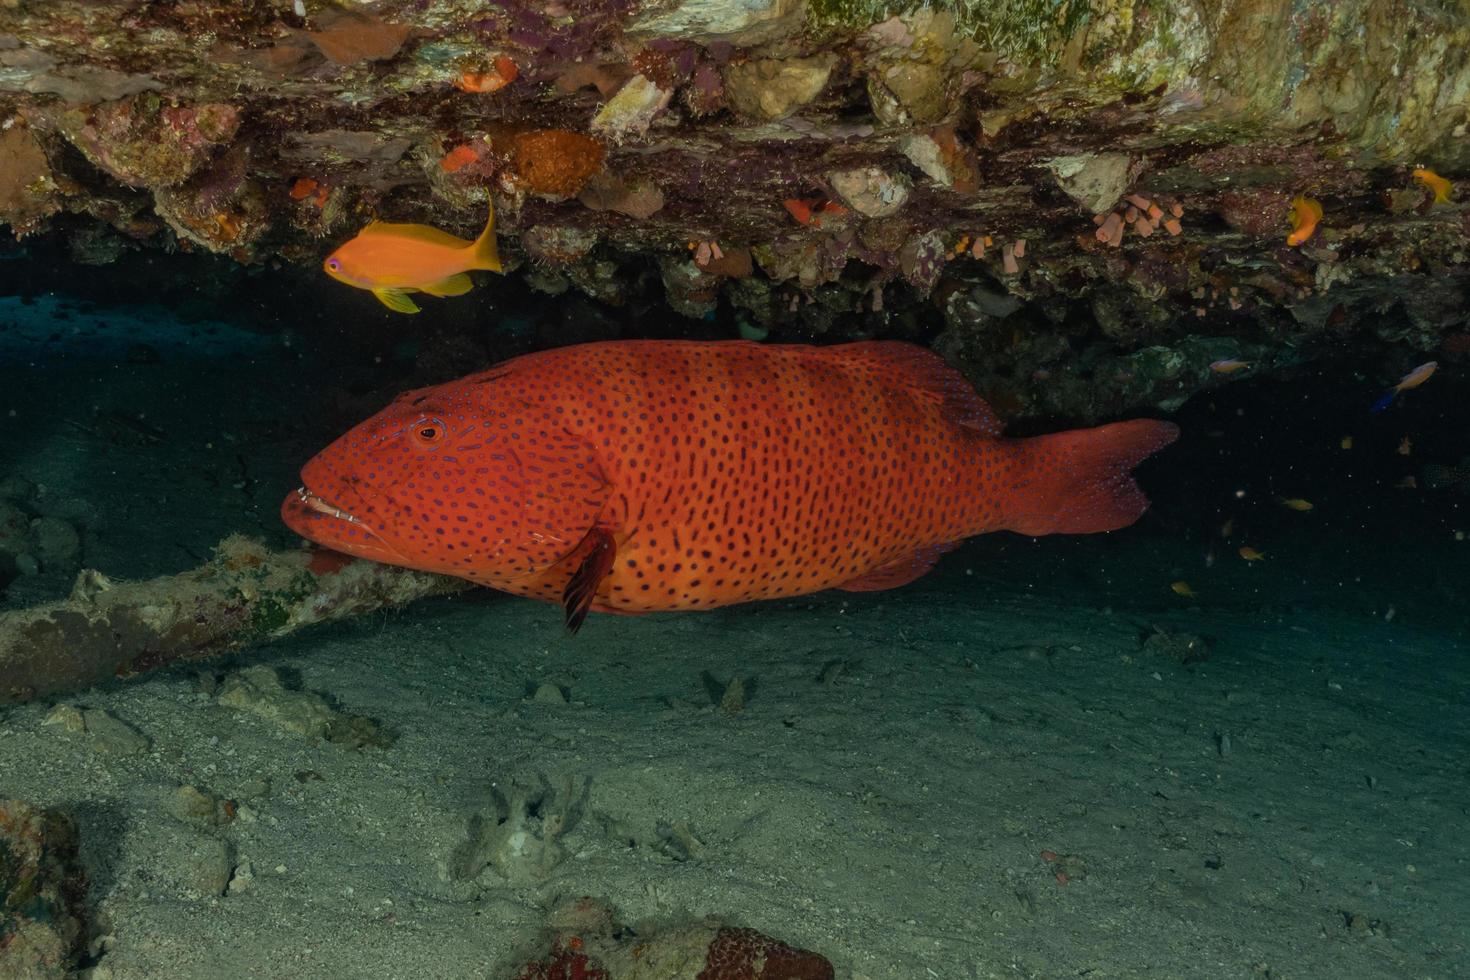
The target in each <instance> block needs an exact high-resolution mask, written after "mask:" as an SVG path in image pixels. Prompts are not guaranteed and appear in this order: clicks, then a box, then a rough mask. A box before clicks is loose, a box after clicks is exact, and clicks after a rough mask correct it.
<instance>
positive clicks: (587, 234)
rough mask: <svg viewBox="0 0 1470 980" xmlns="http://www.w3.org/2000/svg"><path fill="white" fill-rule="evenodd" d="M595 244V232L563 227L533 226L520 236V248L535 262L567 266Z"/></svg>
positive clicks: (582, 256)
mask: <svg viewBox="0 0 1470 980" xmlns="http://www.w3.org/2000/svg"><path fill="white" fill-rule="evenodd" d="M596 244H597V232H595V231H588V230H586V229H583V228H569V227H566V226H564V225H535V226H533V227H531V228H528V229H527V230H526V231H525V232H524V233H523V234H522V235H521V248H524V249H525V250H526V255H528V256H529V257H530V258H532V259H533V260H535V261H539V262H545V263H548V264H550V265H569V264H571V263H573V262H577V261H580V260H581V259H582V258H584V257H585V256H586V255H587V253H588V252H590V251H592V247H593V246H594V245H596Z"/></svg>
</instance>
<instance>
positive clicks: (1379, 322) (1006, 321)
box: [0, 0, 1470, 418]
mask: <svg viewBox="0 0 1470 980" xmlns="http://www.w3.org/2000/svg"><path fill="white" fill-rule="evenodd" d="M0 126H3V132H0V222H3V223H7V224H8V225H9V226H10V228H11V229H12V230H13V231H14V233H15V234H16V235H17V236H18V237H22V238H24V237H25V236H30V235H39V234H48V233H49V234H52V235H61V236H66V237H67V239H68V242H69V244H70V247H71V252H72V254H73V255H74V256H75V257H76V258H78V259H79V260H81V261H86V262H92V263H106V262H108V261H110V260H111V259H113V258H115V257H116V256H118V255H119V254H121V253H123V252H124V251H127V250H132V249H139V248H144V249H160V250H179V249H185V250H207V251H209V252H213V253H220V254H222V255H227V256H229V257H231V258H232V259H233V260H235V261H237V262H239V263H246V264H261V263H268V262H286V263H292V264H296V265H305V266H307V267H314V266H315V265H316V264H318V263H320V261H321V259H322V257H323V256H324V255H325V254H326V253H327V252H328V251H330V249H331V248H332V247H333V246H334V245H336V244H337V243H339V242H340V241H342V240H344V239H346V238H348V237H350V236H351V235H352V234H354V233H355V232H356V230H357V229H358V228H360V227H361V226H362V225H363V224H365V223H366V222H367V221H369V220H371V219H373V218H375V217H382V218H384V219H387V220H394V221H418V222H427V223H430V224H433V225H435V226H437V227H440V228H443V229H445V230H448V231H453V232H455V233H458V234H465V235H469V236H471V237H472V236H473V235H474V233H475V232H476V231H478V229H479V227H480V226H481V225H482V224H483V222H484V215H485V210H486V207H487V199H488V200H489V201H492V202H493V204H494V207H495V209H496V211H497V213H498V215H499V220H500V225H499V227H500V231H501V246H502V252H503V254H504V255H505V256H506V258H507V267H508V269H509V270H510V271H511V272H512V273H513V274H515V275H518V276H522V277H524V278H525V279H526V280H527V281H528V282H529V283H530V284H531V285H532V286H534V287H535V288H538V289H541V290H544V291H545V292H547V293H550V294H559V293H562V292H565V291H568V290H580V291H582V292H585V293H587V294H589V295H591V296H593V297H595V298H597V299H599V300H601V301H604V302H606V303H609V304H614V305H616V304H620V303H622V302H625V301H626V299H627V298H628V296H629V295H630V292H631V291H633V290H638V289H645V288H647V286H648V284H649V282H650V281H653V282H654V283H655V285H656V286H657V287H658V288H660V289H661V290H662V294H663V296H664V298H665V300H666V302H667V303H668V304H669V305H670V306H671V307H672V308H673V309H675V310H677V311H679V312H680V313H683V314H686V315H688V316H691V317H702V316H706V315H709V314H710V313H711V312H712V311H714V310H715V309H716V308H717V307H719V308H721V309H722V310H724V311H727V312H726V313H725V314H724V315H727V316H732V321H733V323H734V324H735V325H736V327H738V329H739V330H740V331H741V332H742V333H745V334H746V335H748V336H755V337H761V336H771V337H773V338H777V339H810V338H813V337H823V336H825V337H828V338H840V337H852V336H889V337H906V338H910V339H918V340H923V341H926V342H930V343H932V344H933V345H934V346H935V347H936V348H937V349H939V350H940V351H941V352H942V353H943V354H945V356H947V357H949V358H950V359H951V360H952V361H954V362H955V363H957V364H959V365H961V366H962V367H963V368H964V369H965V370H966V372H967V373H968V374H969V375H970V376H971V377H972V379H973V380H975V382H976V383H977V385H978V386H979V387H980V389H981V391H982V392H984V393H985V394H986V396H987V397H988V398H989V399H990V400H991V401H992V402H993V403H995V405H996V406H997V408H999V409H1000V410H1001V411H1002V412H1003V413H1004V414H1006V415H1008V416H1011V417H1025V416H1036V415H1065V416H1071V417H1074V418H1099V417H1105V416H1110V415H1114V414H1118V413H1121V412H1124V411H1133V410H1137V409H1139V408H1143V407H1152V408H1162V409H1166V410H1167V409H1169V408H1172V407H1175V406H1177V405H1178V404H1179V403H1180V402H1182V401H1183V400H1184V399H1185V398H1187V397H1189V396H1190V395H1192V394H1194V393H1196V392H1199V391H1201V390H1203V389H1206V388H1208V387H1209V386H1211V385H1215V384H1223V383H1229V382H1231V381H1234V380H1238V379H1239V377H1241V376H1248V375H1249V374H1251V373H1253V372H1263V371H1270V370H1273V369H1281V368H1285V367H1287V366H1289V365H1293V364H1298V363H1302V362H1305V361H1309V360H1312V359H1314V358H1319V357H1323V356H1328V355H1331V354H1332V353H1333V352H1339V351H1342V350H1344V349H1349V348H1355V349H1358V350H1363V349H1365V348H1371V349H1375V350H1379V349H1384V345H1390V344H1392V345H1399V346H1401V347H1404V348H1412V349H1417V350H1423V351H1430V350H1433V351H1436V352H1437V354H1436V356H1439V357H1442V358H1445V359H1451V360H1453V359H1463V358H1464V357H1465V356H1466V354H1467V351H1470V313H1467V308H1470V304H1467V302H1466V299H1467V297H1466V293H1467V281H1470V277H1467V272H1470V257H1467V255H1470V249H1467V244H1470V209H1467V208H1466V207H1465V205H1464V204H1463V203H1462V200H1463V198H1464V197H1465V194H1466V193H1470V190H1467V191H1462V192H1459V193H1457V192H1456V190H1455V188H1454V184H1453V181H1454V179H1455V178H1456V177H1457V176H1459V175H1461V174H1463V173H1464V172H1465V171H1466V170H1467V169H1470V138H1467V126H1470V10H1467V8H1466V6H1465V5H1464V4H1463V3H1458V2H1455V0H1419V2H1400V0H1341V2H1337V3H1332V4H1301V3H1294V2H1290V0H1061V2H1055V0H1000V2H995V3H987V4H980V3H975V2H972V0H959V2H955V3H953V4H934V5H932V6H927V7H925V6H915V5H907V4H896V5H895V4H885V3H880V2H873V0H814V2H803V0H655V2H640V0H585V2H577V0H500V2H494V3H484V2H479V0H411V2H402V0H384V2H380V3H343V4H338V5H332V4H327V3H323V2H321V0H177V2H155V0H115V2H104V0H99V2H85V0H0ZM1299 198H1300V199H1302V202H1301V203H1300V204H1298V205H1297V207H1296V208H1295V211H1296V212H1297V213H1298V218H1297V219H1296V220H1295V221H1294V220H1293V218H1292V215H1293V212H1294V208H1293V202H1294V201H1296V200H1297V199H1299ZM1314 206H1319V207H1320V218H1317V214H1318V212H1317V211H1316V210H1315V207H1314ZM1314 221H1315V226H1313V222H1314ZM322 288H323V289H329V288H330V289H340V288H343V287H339V286H336V284H332V283H329V282H327V281H326V280H325V277H324V280H323V287H322ZM475 295H479V294H478V293H477V294H472V295H471V296H469V297H462V298H459V299H455V300H445V301H443V302H473V301H474V296H475ZM729 311H733V314H732V313H731V312H729ZM426 315H430V316H432V315H433V312H432V308H431V310H430V311H429V312H428V313H427V314H426ZM1404 356H1405V358H1409V357H1412V352H1411V351H1409V350H1405V351H1404ZM1222 360H1223V361H1243V362H1246V363H1247V364H1249V368H1248V369H1245V370H1243V371H1240V372H1236V373H1234V374H1230V375H1227V374H1223V373H1221V372H1220V370H1219V369H1218V367H1217V368H1216V369H1215V370H1212V369H1211V365H1212V364H1217V362H1220V361H1222ZM1406 366H1408V365H1407V364H1406V365H1401V364H1400V363H1399V362H1398V361H1397V360H1393V361H1392V363H1385V365H1384V366H1383V371H1384V373H1385V379H1388V380H1391V378H1393V377H1397V375H1398V373H1400V370H1399V369H1400V368H1401V367H1406ZM1385 379H1377V380H1385ZM1040 382H1045V383H1040Z"/></svg>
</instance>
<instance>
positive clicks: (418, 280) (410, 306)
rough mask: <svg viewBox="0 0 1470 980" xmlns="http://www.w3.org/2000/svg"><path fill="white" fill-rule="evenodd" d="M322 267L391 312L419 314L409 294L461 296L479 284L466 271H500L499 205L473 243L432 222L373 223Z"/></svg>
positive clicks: (491, 210) (330, 274)
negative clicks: (497, 212) (374, 297)
mask: <svg viewBox="0 0 1470 980" xmlns="http://www.w3.org/2000/svg"><path fill="white" fill-rule="evenodd" d="M322 268H323V269H324V270H325V271H326V273H327V275H329V276H331V277H332V278H333V279H336V280H337V281H338V282H345V283H347V285H349V286H356V287H357V288H358V289H366V290H369V291H371V292H372V294H373V295H374V296H376V297H377V298H378V300H379V301H380V302H381V303H382V304H383V305H384V306H386V307H388V308H389V309H390V310H397V311H398V312H399V313H417V312H418V311H419V308H418V304H416V303H415V302H414V301H413V300H411V299H409V298H408V294H409V293H415V292H422V293H428V294H429V295H430V296H462V295H464V294H465V293H467V292H469V291H470V290H471V289H473V288H474V286H475V284H474V283H473V282H471V281H470V277H469V276H468V275H466V274H465V273H466V272H467V271H468V270H470V269H488V270H489V271H491V272H499V271H500V252H499V250H498V249H497V248H496V245H495V209H494V207H492V208H491V209H490V218H489V220H487V221H486V222H485V230H484V231H482V232H480V237H479V238H477V239H475V240H474V241H472V242H471V241H466V240H465V239H463V238H456V237H455V236H454V235H451V234H449V233H448V232H443V231H440V230H439V229H438V228H431V227H429V226H428V225H397V224H388V223H387V222H383V221H374V222H372V223H371V224H369V225H368V226H367V227H366V228H364V229H363V230H362V231H360V232H358V233H357V237H356V238H354V239H352V241H350V242H348V243H347V244H345V245H343V246H341V247H340V248H338V249H337V250H336V251H335V252H333V253H332V254H331V255H329V256H327V258H326V261H324V262H323V263H322Z"/></svg>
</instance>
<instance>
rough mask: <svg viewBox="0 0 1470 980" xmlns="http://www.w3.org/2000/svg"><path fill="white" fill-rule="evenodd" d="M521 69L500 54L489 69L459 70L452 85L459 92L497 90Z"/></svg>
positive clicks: (517, 74) (511, 80)
mask: <svg viewBox="0 0 1470 980" xmlns="http://www.w3.org/2000/svg"><path fill="white" fill-rule="evenodd" d="M520 73H521V71H520V69H519V68H517V67H516V63H515V62H514V61H512V60H511V59H509V58H507V57H505V56H504V55H501V56H500V57H498V58H496V59H495V67H494V68H493V69H492V70H490V71H477V72H471V71H466V72H461V73H460V76H459V77H458V78H456V79H455V80H454V87H455V88H457V89H459V90H460V91H461V92H478V93H487V92H498V91H500V90H501V89H503V88H505V87H506V86H507V85H509V84H510V83H511V82H513V81H515V80H516V78H517V77H518V76H519V75H520Z"/></svg>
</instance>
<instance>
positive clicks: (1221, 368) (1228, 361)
mask: <svg viewBox="0 0 1470 980" xmlns="http://www.w3.org/2000/svg"><path fill="white" fill-rule="evenodd" d="M1248 367H1250V365H1249V364H1247V363H1246V362H1245V361H1242V360H1239V359H1237V358H1234V357H1227V358H1225V359H1224V360H1221V361H1213V362H1211V363H1210V370H1211V371H1214V372H1215V373H1216V374H1234V373H1235V372H1236V371H1244V370H1245V369H1246V368H1248Z"/></svg>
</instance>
